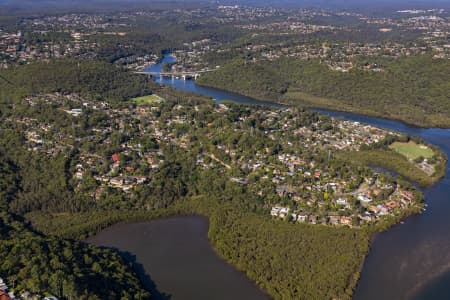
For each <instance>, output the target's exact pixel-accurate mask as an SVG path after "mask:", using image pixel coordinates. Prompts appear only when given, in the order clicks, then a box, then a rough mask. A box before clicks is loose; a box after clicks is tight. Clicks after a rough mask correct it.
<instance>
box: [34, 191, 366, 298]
mask: <svg viewBox="0 0 450 300" xmlns="http://www.w3.org/2000/svg"><path fill="white" fill-rule="evenodd" d="M245 197H249V198H250V199H251V198H252V196H251V195H249V194H247V195H245V194H244V195H242V197H238V198H242V199H236V200H230V202H228V203H222V204H218V203H220V202H222V200H220V199H214V198H212V197H208V198H204V197H200V198H198V197H197V198H192V199H185V200H183V201H181V202H177V203H176V204H175V205H174V206H172V207H171V208H169V209H162V210H157V211H154V212H128V213H124V212H120V211H117V212H114V211H110V212H97V213H82V214H66V215H51V214H43V213H38V212H36V213H33V214H30V215H29V216H28V218H29V219H30V220H31V222H32V224H33V225H34V227H35V228H36V229H38V230H41V231H42V232H45V233H46V234H49V235H57V236H59V237H66V238H68V237H72V238H84V237H86V233H89V234H94V233H95V232H97V231H99V230H101V229H102V228H105V227H107V226H109V225H111V224H114V223H117V222H119V221H142V220H149V219H154V218H158V217H164V216H171V215H183V214H201V215H205V216H207V217H208V218H209V220H210V227H209V232H208V235H209V239H210V241H211V242H212V244H213V246H214V248H215V250H216V251H217V253H218V254H219V255H220V256H222V257H223V258H225V259H226V260H227V261H228V262H230V263H231V264H233V265H234V266H236V267H237V268H238V269H239V270H241V271H243V272H245V273H246V274H247V276H248V277H249V278H250V279H251V280H253V281H254V282H256V283H257V284H258V285H259V286H260V287H261V288H262V289H264V290H265V291H266V292H267V293H268V294H269V295H270V296H271V297H273V298H274V299H310V298H311V297H313V298H320V299H332V298H339V299H350V298H351V295H352V290H353V288H354V287H355V285H356V282H357V279H358V274H359V266H360V264H361V263H362V260H363V259H364V256H365V254H366V253H367V251H368V245H369V242H368V234H367V233H366V231H364V230H360V229H350V228H344V227H342V228H338V229H336V228H332V227H327V226H314V225H306V224H305V225H296V224H290V223H288V222H278V221H274V220H271V218H269V217H267V216H262V215H260V214H256V213H254V212H249V211H248V207H247V205H248V204H250V203H251V201H248V202H249V203H248V204H245V202H244V201H245V200H244V198H245ZM68 224H70V226H67V225H68ZM330 278H333V280H330Z"/></svg>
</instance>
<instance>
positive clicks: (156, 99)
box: [131, 94, 164, 106]
mask: <svg viewBox="0 0 450 300" xmlns="http://www.w3.org/2000/svg"><path fill="white" fill-rule="evenodd" d="M131 100H132V101H134V102H136V104H137V105H138V106H141V105H146V104H155V103H161V102H162V101H164V99H163V98H161V97H160V96H158V95H156V94H153V95H148V96H142V97H137V98H133V99H131Z"/></svg>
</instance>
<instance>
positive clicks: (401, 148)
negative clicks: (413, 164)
mask: <svg viewBox="0 0 450 300" xmlns="http://www.w3.org/2000/svg"><path fill="white" fill-rule="evenodd" d="M389 148H391V149H393V150H395V151H397V152H398V153H400V154H402V155H403V156H406V157H407V158H408V159H416V158H418V157H419V156H423V157H425V158H430V157H433V155H434V152H433V150H431V149H430V148H428V147H427V146H424V145H419V144H417V143H415V142H412V141H409V142H408V143H401V142H395V143H393V144H392V145H390V146H389Z"/></svg>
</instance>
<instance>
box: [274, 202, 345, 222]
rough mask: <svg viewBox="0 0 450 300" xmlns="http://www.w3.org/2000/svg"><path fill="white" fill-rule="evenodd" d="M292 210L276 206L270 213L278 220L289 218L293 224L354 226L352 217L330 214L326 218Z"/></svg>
mask: <svg viewBox="0 0 450 300" xmlns="http://www.w3.org/2000/svg"><path fill="white" fill-rule="evenodd" d="M290 211H291V209H290V208H288V207H283V206H274V207H272V209H271V211H270V215H271V216H273V217H276V218H282V219H286V218H288V219H289V220H291V221H292V222H298V223H308V224H329V225H346V226H352V224H353V218H352V217H351V216H340V215H337V214H333V213H331V212H330V213H329V214H328V215H326V216H320V215H318V214H316V213H306V212H301V211H297V212H291V213H289V212H290Z"/></svg>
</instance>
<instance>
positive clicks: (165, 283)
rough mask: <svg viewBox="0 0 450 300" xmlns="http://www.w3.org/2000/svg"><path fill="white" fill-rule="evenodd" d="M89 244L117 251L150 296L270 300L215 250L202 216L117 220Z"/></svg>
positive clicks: (163, 299)
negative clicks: (143, 220) (145, 220)
mask: <svg viewBox="0 0 450 300" xmlns="http://www.w3.org/2000/svg"><path fill="white" fill-rule="evenodd" d="M87 242H89V243H93V244H95V245H98V246H105V247H110V248H113V249H117V250H118V251H119V252H120V253H121V255H122V256H124V257H125V258H126V259H127V260H128V261H130V262H131V263H132V264H133V267H134V269H135V270H136V271H137V273H138V275H139V277H140V279H141V280H142V282H143V284H144V286H145V287H146V288H147V289H148V290H150V292H151V294H152V299H154V300H168V299H170V300H178V299H182V300H211V299H217V300H229V299H242V300H259V299H269V298H268V296H266V295H265V293H264V292H263V291H261V290H260V289H259V288H258V287H257V286H256V284H254V283H253V282H251V281H250V280H249V279H248V278H247V277H246V276H245V274H244V273H242V272H239V271H238V270H236V269H235V268H234V267H233V266H231V265H229V264H228V263H227V262H226V261H224V260H223V259H221V258H220V257H219V256H218V255H217V254H216V253H215V252H214V250H213V249H212V247H211V244H210V243H209V241H208V219H207V218H205V217H201V216H179V217H170V218H163V219H158V220H153V221H147V222H138V223H121V224H116V225H113V226H111V227H109V228H107V229H105V230H103V231H101V232H100V233H99V234H97V235H96V236H94V237H92V238H89V239H88V240H87Z"/></svg>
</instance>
